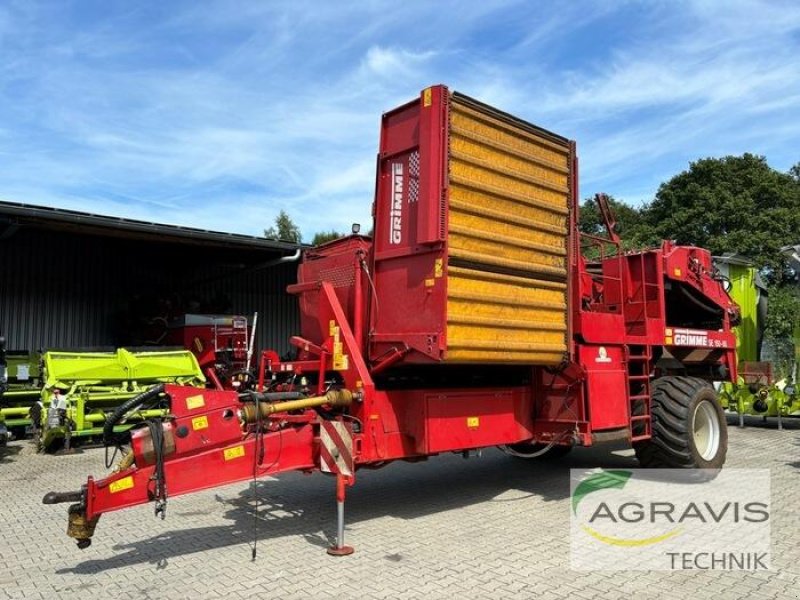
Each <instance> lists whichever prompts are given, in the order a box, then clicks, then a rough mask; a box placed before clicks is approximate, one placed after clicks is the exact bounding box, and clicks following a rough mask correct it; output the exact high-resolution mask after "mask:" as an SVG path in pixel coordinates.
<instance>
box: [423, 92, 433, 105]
mask: <svg viewBox="0 0 800 600" xmlns="http://www.w3.org/2000/svg"><path fill="white" fill-rule="evenodd" d="M430 105H431V88H425V89H424V90H423V92H422V106H430Z"/></svg>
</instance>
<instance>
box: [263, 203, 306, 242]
mask: <svg viewBox="0 0 800 600" xmlns="http://www.w3.org/2000/svg"><path fill="white" fill-rule="evenodd" d="M264 237H265V238H268V239H270V240H280V241H282V242H294V243H297V244H299V243H300V240H301V239H302V237H303V236H302V234H301V233H300V228H299V227H298V226H297V225H295V223H294V221H292V218H291V217H290V216H289V215H288V214H287V213H286V211H284V210H281V212H279V213H278V216H277V217H275V225H274V226H272V227H270V228H269V229H265V230H264Z"/></svg>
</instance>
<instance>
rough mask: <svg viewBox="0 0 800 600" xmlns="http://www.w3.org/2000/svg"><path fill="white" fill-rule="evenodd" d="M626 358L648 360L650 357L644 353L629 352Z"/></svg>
mask: <svg viewBox="0 0 800 600" xmlns="http://www.w3.org/2000/svg"><path fill="white" fill-rule="evenodd" d="M628 360H650V357H649V356H648V355H646V354H630V355H628Z"/></svg>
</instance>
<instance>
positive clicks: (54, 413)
mask: <svg viewBox="0 0 800 600" xmlns="http://www.w3.org/2000/svg"><path fill="white" fill-rule="evenodd" d="M42 364H43V373H44V385H43V388H42V389H41V391H40V397H41V400H42V404H43V408H42V416H41V423H40V424H39V425H40V429H39V443H40V446H41V448H43V449H44V450H52V449H54V448H56V447H57V446H60V445H61V444H62V443H63V445H64V446H65V448H67V449H69V447H70V444H71V443H72V441H73V440H74V439H75V438H87V437H93V436H99V435H102V432H103V425H104V424H105V421H106V418H107V416H108V415H109V414H111V412H112V411H114V409H115V408H117V407H118V406H119V405H120V404H122V403H123V402H124V401H126V400H128V399H130V398H133V397H134V396H136V395H138V394H140V393H142V392H144V391H145V390H147V389H148V388H149V387H151V386H152V385H155V384H159V383H175V384H178V385H191V386H196V387H204V386H205V381H206V379H205V376H204V375H203V373H202V371H201V370H200V366H199V365H198V363H197V359H196V358H195V356H194V354H192V353H191V352H189V351H188V350H157V351H149V352H129V351H128V350H125V349H119V350H117V351H116V352H45V353H44V355H43V356H42ZM55 390H60V391H61V395H62V396H64V397H65V400H66V402H65V404H66V406H65V408H64V410H61V411H58V410H57V409H56V406H54V405H53V400H54V391H55ZM163 414H165V413H164V411H163V410H160V409H151V410H141V411H138V412H135V413H132V414H129V415H127V416H126V418H125V420H124V422H122V423H121V424H119V425H118V426H116V427H115V428H114V430H115V431H116V432H121V431H125V430H127V429H130V428H131V427H132V426H133V425H134V424H135V423H139V422H141V421H143V420H144V419H148V418H153V417H158V416H161V415H163ZM17 416H22V415H17Z"/></svg>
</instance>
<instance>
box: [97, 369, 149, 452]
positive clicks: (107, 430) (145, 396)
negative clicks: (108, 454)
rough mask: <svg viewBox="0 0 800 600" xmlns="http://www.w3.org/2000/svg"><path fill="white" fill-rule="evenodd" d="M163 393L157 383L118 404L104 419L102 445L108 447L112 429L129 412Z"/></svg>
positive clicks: (112, 433)
mask: <svg viewBox="0 0 800 600" xmlns="http://www.w3.org/2000/svg"><path fill="white" fill-rule="evenodd" d="M163 392H164V384H163V383H159V384H158V385H154V386H152V387H150V388H148V389H146V390H145V391H144V392H142V393H141V394H138V395H136V396H134V397H133V398H130V399H129V400H126V401H125V402H123V403H122V404H120V405H119V406H118V407H117V408H115V409H114V412H112V413H111V415H110V416H109V417H108V418H107V419H106V423H105V425H103V445H105V446H108V445H110V444H111V438H112V437H113V435H114V427H116V426H117V424H118V423H119V422H120V421H121V420H122V417H124V416H125V415H126V414H127V413H129V412H130V411H131V410H133V409H134V408H136V407H137V406H141V405H143V404H144V403H145V402H148V401H150V400H152V399H154V398H157V397H158V395H159V394H162V393H163Z"/></svg>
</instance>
